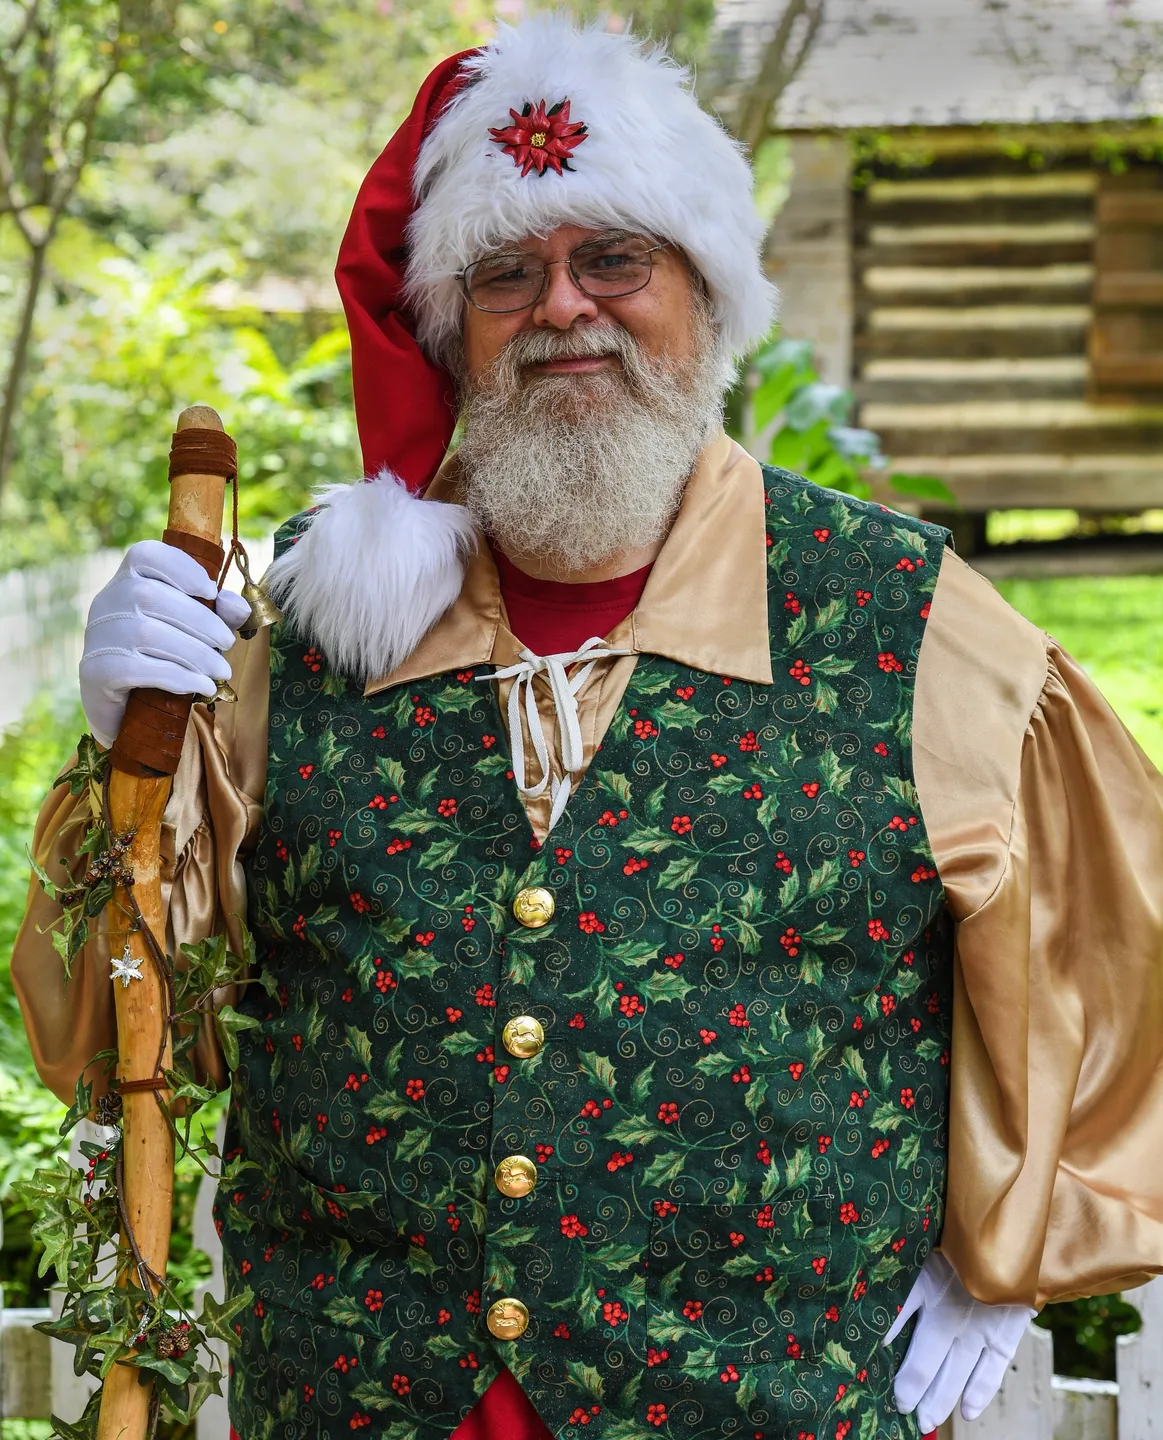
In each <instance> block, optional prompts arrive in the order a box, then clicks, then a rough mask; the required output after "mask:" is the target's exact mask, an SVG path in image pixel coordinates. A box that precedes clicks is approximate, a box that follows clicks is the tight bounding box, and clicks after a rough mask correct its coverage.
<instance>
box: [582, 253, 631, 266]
mask: <svg viewBox="0 0 1163 1440" xmlns="http://www.w3.org/2000/svg"><path fill="white" fill-rule="evenodd" d="M640 260H641V256H640V255H638V254H637V253H632V252H629V251H626V250H600V251H598V253H597V254H595V255H587V256H586V257H585V259H584V260H583V261H582V268H583V269H584V270H589V271H599V270H624V269H625V268H626V267H627V266H629V265H636V264H638V263H639V262H640Z"/></svg>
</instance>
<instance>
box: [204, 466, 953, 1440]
mask: <svg viewBox="0 0 1163 1440" xmlns="http://www.w3.org/2000/svg"><path fill="white" fill-rule="evenodd" d="M767 487H768V498H769V502H770V503H769V506H768V511H769V515H770V517H771V525H770V527H769V529H770V536H771V541H772V543H771V545H770V547H769V549H768V562H769V566H770V575H771V587H772V604H771V607H770V614H771V616H772V621H771V623H772V671H773V674H774V676H775V681H774V684H772V685H770V686H765V685H755V684H749V683H747V682H744V681H741V680H739V679H737V678H734V677H731V676H721V675H708V674H705V673H702V672H700V671H695V670H691V669H689V668H687V667H684V666H680V665H677V664H675V663H673V662H671V661H669V660H665V659H661V658H658V657H649V656H644V657H642V658H641V660H640V661H639V663H638V665H637V667H636V669H635V671H634V674H633V676H632V678H631V681H630V685H629V688H628V690H627V693H626V696H625V698H624V700H623V702H622V707H621V710H620V713H619V714H618V715H617V716H616V717H615V719H614V721H613V723H612V725H611V728H610V731H609V733H608V734H607V736H606V738H605V740H604V742H603V745H602V749H601V753H600V754H599V756H598V757H597V759H596V760H595V762H594V765H593V767H592V768H591V770H590V772H589V773H588V774H587V776H586V777H585V780H584V781H583V784H582V786H581V787H580V789H579V790H578V792H577V794H576V795H575V796H574V797H573V799H572V801H571V803H570V806H569V808H568V810H567V811H566V814H565V817H564V819H563V820H562V821H561V823H560V825H559V827H558V828H557V829H556V830H555V831H554V834H553V837H552V843H551V844H550V845H547V846H545V847H544V848H540V847H536V846H534V845H532V844H531V839H532V837H531V834H530V831H529V827H528V823H527V821H526V819H525V816H524V812H523V810H522V808H521V806H520V803H519V799H518V797H517V794H516V791H515V789H514V786H513V783H512V778H511V768H512V767H511V760H510V758H509V754H508V747H507V745H506V743H505V740H504V734H505V732H504V726H503V721H502V717H501V716H500V714H499V713H498V711H497V708H496V703H495V700H494V698H493V692H492V690H491V688H490V687H489V686H488V685H485V684H478V683H477V682H475V681H473V680H472V679H471V676H470V672H469V671H461V672H454V673H452V674H449V675H443V676H435V677H431V678H421V679H419V680H414V681H412V682H411V686H409V687H407V688H389V689H386V690H382V691H380V692H378V693H377V694H375V695H372V696H369V697H366V698H365V697H364V696H363V694H362V689H361V688H360V687H358V686H356V685H352V684H350V683H348V682H346V681H344V680H343V679H341V678H339V677H337V676H335V675H333V674H332V673H331V671H330V669H329V667H328V665H327V662H326V657H325V656H324V655H322V654H321V653H319V652H318V651H315V652H314V654H313V655H312V659H311V661H310V662H309V663H308V664H306V665H304V663H303V657H304V655H305V654H307V653H309V652H311V650H312V647H310V646H309V645H307V644H306V643H305V642H304V640H303V639H302V637H299V636H296V635H295V634H294V633H293V632H291V631H289V630H288V628H287V627H286V626H285V625H280V626H279V627H278V628H277V629H276V630H275V631H274V632H273V639H272V688H271V732H270V768H269V780H268V792H267V800H266V819H265V823H264V827H263V831H262V834H261V836H260V840H259V844H258V848H257V851H256V853H255V855H254V857H253V858H252V859H251V861H250V862H249V864H248V881H249V893H250V917H249V918H250V925H251V928H252V930H253V933H254V935H255V939H256V943H257V946H258V962H259V969H260V971H261V972H262V977H263V980H264V983H263V985H261V986H260V985H254V986H252V987H251V988H250V990H249V991H248V992H247V994H246V995H245V996H244V998H243V1000H242V1001H241V1002H240V1004H239V1008H240V1009H241V1010H242V1011H243V1012H244V1013H246V1014H248V1015H250V1016H251V1017H252V1018H253V1019H254V1021H255V1022H256V1023H255V1025H254V1027H253V1028H252V1029H248V1030H243V1031H241V1032H239V1036H238V1038H239V1045H240V1052H241V1055H240V1062H239V1066H238V1068H237V1070H236V1072H235V1076H234V1083H233V1087H232V1102H231V1111H230V1116H229V1124H228V1133H227V1143H226V1149H227V1153H228V1156H229V1158H230V1160H231V1161H232V1162H233V1165H234V1169H233V1172H232V1179H231V1183H230V1186H229V1188H227V1189H224V1190H223V1191H222V1193H220V1196H219V1200H218V1204H217V1207H216V1218H217V1221H218V1223H219V1225H220V1226H221V1229H222V1233H223V1240H224V1247H225V1252H226V1263H227V1276H228V1283H229V1284H230V1285H231V1286H232V1287H235V1288H236V1287H237V1286H238V1285H240V1284H241V1283H242V1275H243V1271H244V1268H245V1270H246V1282H245V1283H247V1284H249V1285H250V1286H251V1287H252V1289H253V1290H254V1292H255V1297H256V1298H255V1303H254V1305H253V1306H252V1307H250V1308H248V1310H246V1311H245V1312H244V1313H243V1314H242V1315H241V1316H239V1317H238V1323H239V1326H240V1333H241V1338H242V1345H243V1348H242V1351H241V1352H240V1357H239V1358H238V1359H237V1360H236V1362H235V1373H234V1377H233V1380H232V1402H231V1403H232V1415H233V1418H234V1422H235V1425H236V1428H237V1429H238V1430H239V1433H240V1434H254V1435H259V1434H265V1433H267V1431H268V1430H269V1427H270V1424H271V1417H272V1416H278V1417H279V1422H278V1423H279V1424H280V1425H281V1426H282V1427H283V1428H285V1429H288V1432H289V1430H290V1429H296V1430H298V1431H301V1432H303V1433H307V1432H310V1433H312V1434H317V1435H319V1436H321V1437H323V1440H336V1437H339V1436H341V1435H347V1434H348V1433H349V1431H350V1430H354V1429H362V1428H367V1427H369V1426H370V1427H372V1428H373V1430H374V1431H375V1433H378V1432H379V1430H380V1429H383V1430H384V1431H385V1433H387V1432H389V1431H390V1433H391V1434H392V1435H393V1436H394V1437H398V1440H445V1437H447V1436H448V1435H449V1434H451V1433H452V1432H453V1430H455V1428H456V1426H457V1424H458V1423H459V1421H460V1419H461V1418H462V1417H463V1415H464V1414H466V1413H467V1411H468V1410H469V1409H470V1408H471V1406H472V1404H473V1403H474V1402H475V1399H476V1397H477V1395H478V1394H479V1393H480V1392H481V1391H482V1389H483V1388H484V1387H485V1386H486V1385H487V1384H488V1383H489V1381H490V1380H491V1379H492V1378H493V1376H495V1374H496V1373H497V1370H498V1366H499V1363H500V1362H501V1361H504V1362H506V1363H508V1364H510V1365H511V1366H512V1367H513V1369H514V1370H515V1372H516V1373H517V1375H518V1377H519V1378H520V1380H521V1382H522V1384H523V1385H524V1386H525V1388H526V1390H527V1392H528V1393H529V1395H530V1397H531V1398H532V1400H533V1402H534V1404H535V1406H536V1407H537V1409H538V1410H539V1412H540V1413H541V1415H542V1416H543V1417H544V1419H545V1421H546V1423H547V1424H548V1425H549V1426H550V1428H551V1429H552V1430H553V1431H554V1432H555V1433H556V1434H560V1435H563V1436H566V1437H567V1440H576V1436H577V1435H580V1434H581V1433H583V1431H584V1433H585V1434H586V1436H587V1437H590V1436H593V1437H600V1436H603V1435H607V1434H608V1435H609V1436H610V1437H629V1436H631V1435H636V1434H647V1433H650V1434H653V1433H655V1432H657V1433H660V1434H665V1435H667V1436H673V1437H676V1440H694V1437H695V1436H696V1435H697V1436H699V1437H700V1440H712V1437H719V1436H721V1437H727V1436H737V1435H745V1434H751V1433H755V1432H757V1431H761V1432H763V1434H764V1435H765V1436H767V1437H769V1440H775V1437H778V1440H788V1437H796V1436H800V1435H803V1436H809V1435H811V1436H818V1437H823V1436H826V1437H828V1440H831V1437H832V1436H833V1434H838V1433H840V1429H841V1428H842V1427H843V1429H844V1434H847V1433H848V1430H851V1436H850V1440H857V1437H858V1436H859V1437H862V1440H863V1437H865V1436H867V1437H872V1436H875V1437H878V1440H879V1437H888V1440H906V1437H907V1440H913V1437H914V1431H915V1427H913V1426H912V1422H911V1421H909V1420H906V1419H904V1418H902V1417H900V1416H898V1415H897V1413H896V1411H895V1407H894V1406H893V1403H892V1393H891V1392H892V1387H891V1375H892V1370H893V1366H894V1363H895V1361H896V1360H898V1359H899V1357H900V1354H901V1352H902V1348H903V1342H902V1343H901V1344H900V1345H898V1346H897V1347H896V1349H895V1351H894V1352H892V1353H888V1352H884V1351H882V1350H881V1348H880V1344H879V1342H880V1337H881V1336H882V1335H883V1333H884V1330H885V1328H887V1325H888V1323H889V1320H890V1317H891V1316H892V1315H893V1314H895V1313H896V1308H897V1306H899V1305H900V1304H901V1303H902V1301H903V1299H904V1296H905V1295H906V1294H907V1291H908V1287H909V1284H910V1283H911V1281H912V1278H913V1277H914V1276H915V1274H916V1271H917V1269H918V1267H919V1265H920V1264H921V1262H922V1260H923V1258H924V1256H925V1254H926V1253H927V1252H928V1249H929V1247H930V1246H931V1245H932V1244H933V1243H934V1242H935V1240H936V1239H937V1237H938V1236H939V1234H940V1222H941V1203H942V1195H943V1187H944V1147H945V1135H944V1130H945V1123H946V1098H947V1085H948V1066H947V1060H948V1043H949V971H950V954H951V950H950V941H949V936H948V934H947V932H946V929H945V927H944V924H943V923H942V914H943V896H942V891H941V887H940V881H939V879H938V877H937V876H936V874H935V870H934V867H933V865H932V856H931V853H930V851H929V847H928V842H927V839H926V836H925V832H924V826H923V823H922V822H921V820H920V816H919V812H918V810H917V806H916V797H915V793H914V790H913V785H912V777H911V773H910V770H909V764H910V760H909V744H908V734H909V721H910V710H911V703H912V685H913V680H914V677H915V671H916V655H917V651H918V647H919V644H920V640H921V635H922V633H923V619H922V617H921V610H922V608H923V607H924V606H925V605H926V604H927V600H928V597H929V595H931V593H932V589H933V585H934V583H935V581H936V576H937V573H938V571H939V568H940V561H941V555H942V546H943V535H942V532H939V531H937V530H935V529H933V528H931V527H928V526H925V525H923V524H921V523H919V522H917V521H914V520H910V519H906V518H904V517H900V516H896V515H893V514H892V513H891V512H887V511H884V510H883V509H882V508H881V507H879V506H875V505H864V504H861V503H860V502H855V501H850V500H848V499H846V498H843V497H838V496H836V495H834V494H831V493H830V492H826V491H821V490H818V489H816V488H815V487H813V486H811V485H808V484H807V483H806V482H803V481H800V480H798V479H796V478H795V477H792V476H788V475H786V474H783V473H781V472H775V471H768V472H767ZM300 526H301V522H292V524H291V525H290V526H289V527H284V530H283V531H282V532H281V533H280V538H279V544H280V546H281V547H282V548H285V547H286V545H287V543H289V541H290V540H291V539H292V538H293V537H294V536H295V534H297V533H298V531H299V528H300ZM906 558H907V559H908V561H909V562H910V563H909V565H901V564H900V562H901V560H902V559H906ZM921 560H924V562H925V563H924V564H921V563H920V561H921ZM793 600H794V602H795V603H794V604H793V603H791V602H792V601H793ZM316 665H317V666H318V669H315V668H313V667H314V666H316ZM466 677H468V678H466ZM727 682H729V683H727ZM412 687H415V688H412ZM482 736H484V737H486V741H485V742H482V738H481V737H482ZM372 797H374V800H373V799H372ZM369 800H371V803H370V804H369ZM333 837H334V839H335V840H336V843H335V844H331V843H330V841H331V839H332V838H333ZM530 885H543V886H545V887H546V888H548V889H549V890H551V891H552V893H553V895H554V899H555V904H556V912H555V915H554V918H553V920H552V922H551V923H550V924H549V925H547V926H545V927H544V928H542V929H537V930H527V929H525V928H524V927H522V926H521V925H520V924H519V923H518V922H517V921H516V920H515V918H514V916H513V912H512V901H513V898H514V896H515V894H516V892H517V890H518V889H520V888H522V887H524V886H530ZM525 1014H529V1015H534V1016H536V1017H537V1018H538V1020H539V1021H540V1022H541V1024H542V1026H543V1027H544V1030H545V1033H546V1043H545V1047H544V1050H543V1051H542V1052H541V1053H540V1054H538V1055H536V1056H534V1057H532V1058H531V1059H521V1058H519V1057H517V1056H514V1055H512V1054H510V1053H509V1052H508V1051H507V1049H506V1048H505V1046H504V1043H503V1039H502V1030H503V1027H504V1025H505V1023H506V1021H507V1020H509V1019H510V1018H512V1017H514V1016H517V1015H525ZM510 1154H523V1155H527V1156H529V1157H530V1158H531V1159H533V1160H534V1162H535V1165H536V1173H537V1183H536V1185H535V1186H534V1188H533V1191H532V1193H531V1194H530V1195H528V1196H526V1197H523V1198H519V1199H516V1198H506V1197H505V1196H504V1195H502V1194H501V1192H500V1191H499V1190H498V1188H497V1186H496V1185H495V1184H494V1183H493V1179H492V1174H493V1167H494V1166H495V1165H496V1163H497V1162H498V1161H499V1160H500V1159H501V1158H503V1157H504V1156H506V1155H510ZM320 1278H321V1279H322V1283H318V1282H319V1281H320ZM503 1295H515V1296H518V1297H520V1298H521V1299H523V1300H524V1301H525V1303H526V1304H528V1305H529V1308H530V1312H531V1322H530V1327H529V1330H528V1331H527V1332H526V1334H525V1336H524V1337H523V1338H522V1339H521V1340H520V1341H518V1342H506V1343H501V1342H497V1341H495V1340H494V1338H493V1337H492V1335H491V1333H490V1332H489V1331H488V1329H487V1327H486V1325H485V1320H484V1317H485V1315H486V1314H487V1311H488V1308H489V1306H490V1305H491V1304H492V1303H493V1301H494V1300H496V1299H497V1298H498V1297H500V1296H503ZM570 1427H573V1428H572V1429H571V1428H570Z"/></svg>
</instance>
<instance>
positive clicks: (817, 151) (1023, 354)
mask: <svg viewBox="0 0 1163 1440" xmlns="http://www.w3.org/2000/svg"><path fill="white" fill-rule="evenodd" d="M779 8H780V7H777V6H775V5H774V4H773V3H772V0H722V3H721V4H720V9H719V21H718V25H719V32H720V41H721V44H722V45H723V46H724V47H725V49H726V50H727V51H728V52H729V53H730V55H731V63H733V64H734V65H735V66H737V67H738V68H739V69H740V71H741V72H742V73H743V74H744V75H745V74H746V72H747V67H748V65H749V64H752V65H753V64H755V63H757V56H758V54H759V52H760V49H761V46H762V43H763V40H764V38H765V35H766V34H767V33H769V29H770V24H771V21H772V17H773V12H774V13H778V9H779ZM826 16H827V18H826V20H825V24H824V27H823V29H822V31H821V33H820V36H819V39H818V41H817V43H816V45H815V48H814V50H813V51H812V54H811V57H810V59H809V60H808V63H807V64H806V66H805V68H804V69H803V71H802V72H801V74H800V75H799V77H798V79H797V80H796V81H795V82H794V84H793V85H792V86H791V87H790V89H789V90H788V91H787V92H786V94H785V95H784V97H783V99H782V101H781V103H780V108H779V112H778V120H779V125H780V131H781V133H782V135H783V136H785V137H786V144H787V145H788V147H789V151H790V177H791V178H790V188H789V191H788V195H787V199H786V203H785V204H784V206H783V208H782V210H781V211H780V213H779V215H778V217H777V219H776V222H775V225H774V227H773V230H772V234H771V240H770V251H769V263H770V268H771V272H772V274H773V276H774V277H775V278H776V279H777V280H778V282H779V284H780V287H781V290H782V292H783V314H782V324H783V327H784V330H785V332H786V333H788V334H790V335H793V336H796V337H806V338H810V339H812V340H813V341H814V342H815V345H816V354H817V364H818V368H819V369H820V372H821V375H822V378H824V379H826V380H828V381H831V382H834V383H837V384H843V385H847V386H851V387H852V388H853V390H854V391H855V393H856V396H857V399H858V402H859V408H858V421H857V423H859V424H862V425H866V426H868V427H869V428H871V429H874V430H876V431H877V432H878V433H879V434H880V435H881V437H882V440H883V443H884V447H885V450H886V452H887V453H888V454H889V455H890V456H891V457H892V462H893V466H894V468H896V469H899V470H907V471H910V472H914V473H923V474H929V475H935V476H937V477H939V478H940V479H941V480H943V481H944V482H945V484H946V485H947V486H948V488H949V489H950V490H951V491H952V492H953V494H954V495H955V496H956V498H957V501H958V504H959V507H960V509H959V512H953V513H952V514H951V515H950V514H945V515H942V516H941V517H940V518H942V519H945V520H946V521H947V523H948V522H950V521H951V523H952V524H953V527H954V529H955V532H956V534H957V539H958V545H959V548H961V549H962V550H963V551H968V552H969V553H974V552H975V551H978V550H979V549H980V548H981V547H982V546H983V544H984V538H985V517H986V515H987V513H988V512H989V511H991V510H998V509H1007V510H1008V509H1014V508H1037V509H1043V508H1052V509H1060V508H1061V509H1073V510H1077V511H1079V512H1081V513H1083V514H1091V515H1110V514H1112V513H1119V514H1123V513H1128V512H1129V513H1138V512H1142V511H1146V510H1149V509H1152V508H1158V507H1163V124H1160V123H1157V122H1156V121H1155V119H1154V118H1153V116H1155V115H1163V66H1161V64H1160V59H1161V57H1163V0H1134V3H1118V0H1116V3H1111V0H1055V3H1053V4H1051V3H1048V0H1014V3H1011V4H1008V5H1007V4H1004V3H1002V4H999V3H997V0H992V3H985V0H879V3H878V4H876V5H875V6H873V5H872V4H870V3H867V0H831V4H830V5H829V7H828V9H827V11H826ZM929 513H934V512H929ZM935 518H936V516H935Z"/></svg>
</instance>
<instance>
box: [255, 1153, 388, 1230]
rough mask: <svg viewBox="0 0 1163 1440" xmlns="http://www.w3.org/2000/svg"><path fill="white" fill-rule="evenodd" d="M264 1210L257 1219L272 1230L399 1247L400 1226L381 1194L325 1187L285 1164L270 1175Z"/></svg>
mask: <svg viewBox="0 0 1163 1440" xmlns="http://www.w3.org/2000/svg"><path fill="white" fill-rule="evenodd" d="M377 1178H378V1177H377ZM264 1211H265V1213H264V1214H263V1217H262V1218H263V1219H265V1220H266V1222H267V1223H268V1224H269V1225H271V1226H272V1228H278V1229H287V1230H293V1231H299V1232H300V1233H302V1232H306V1233H307V1234H310V1235H313V1236H315V1237H316V1238H318V1239H320V1240H323V1241H331V1240H350V1241H351V1242H352V1243H353V1244H356V1245H359V1246H365V1247H366V1246H368V1245H375V1246H384V1247H388V1248H391V1247H394V1246H397V1245H399V1244H400V1243H401V1240H400V1223H399V1221H398V1220H397V1219H396V1217H395V1215H394V1214H393V1212H392V1202H391V1199H390V1198H389V1196H388V1195H387V1193H386V1192H385V1191H383V1190H371V1189H367V1190H365V1189H362V1188H356V1187H354V1186H353V1187H351V1188H349V1189H347V1190H330V1189H326V1188H324V1187H323V1186H322V1185H317V1184H315V1183H314V1181H313V1180H312V1179H311V1177H310V1176H308V1175H305V1174H303V1172H302V1171H301V1170H298V1169H295V1168H294V1167H292V1166H289V1165H283V1166H281V1167H280V1168H279V1169H278V1171H277V1173H276V1175H275V1176H274V1177H272V1180H271V1183H270V1187H269V1194H268V1195H267V1196H266V1198H265V1202H264Z"/></svg>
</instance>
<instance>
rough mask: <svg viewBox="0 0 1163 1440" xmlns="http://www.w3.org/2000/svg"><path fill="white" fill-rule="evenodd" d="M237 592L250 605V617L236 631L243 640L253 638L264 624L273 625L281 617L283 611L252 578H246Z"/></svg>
mask: <svg viewBox="0 0 1163 1440" xmlns="http://www.w3.org/2000/svg"><path fill="white" fill-rule="evenodd" d="M239 593H240V594H241V595H242V598H243V599H244V600H245V601H246V602H247V604H248V605H249V606H250V618H249V619H248V620H247V622H246V624H245V625H243V627H242V629H241V630H240V631H239V632H238V633H239V635H240V636H241V637H242V639H243V640H253V639H254V637H255V636H256V635H257V634H258V632H259V631H260V630H261V629H262V628H263V626H264V625H273V624H275V622H276V621H278V620H281V619H282V618H283V612H282V611H281V610H280V609H279V607H278V606H277V605H276V604H275V602H274V601H273V600H272V599H271V597H270V596H269V595H268V594H267V592H266V591H265V590H264V589H263V588H262V586H261V585H257V584H255V582H254V581H253V580H247V582H246V584H245V585H243V587H242V590H241V591H240V592H239Z"/></svg>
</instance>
